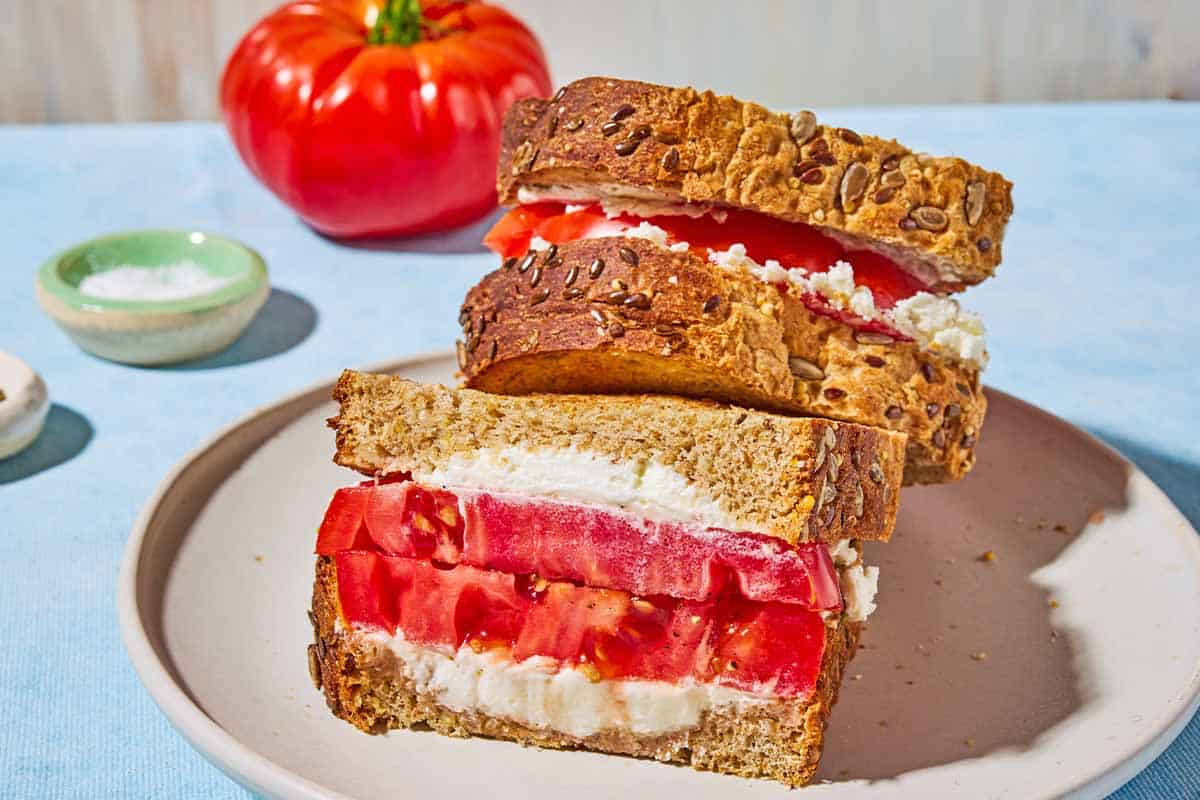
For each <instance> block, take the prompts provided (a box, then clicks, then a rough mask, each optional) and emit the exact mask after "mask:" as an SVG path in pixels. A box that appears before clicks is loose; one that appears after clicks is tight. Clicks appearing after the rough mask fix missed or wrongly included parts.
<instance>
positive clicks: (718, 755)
mask: <svg viewBox="0 0 1200 800" xmlns="http://www.w3.org/2000/svg"><path fill="white" fill-rule="evenodd" d="M316 573H317V574H316V579H315V581H314V583H313V600H312V612H311V614H310V618H311V620H312V623H313V631H314V637H315V642H314V644H312V645H310V646H309V648H308V660H309V669H310V672H311V673H312V677H313V681H314V683H315V684H316V685H317V686H318V688H320V689H322V690H323V691H324V693H325V702H326V704H327V705H328V706H329V708H330V710H331V711H332V712H333V713H334V714H335V715H337V716H338V717H341V718H342V719H344V720H346V721H348V722H350V723H352V724H354V725H355V726H356V727H358V728H360V729H361V730H363V731H366V732H368V733H383V732H385V731H387V730H389V729H395V728H412V727H414V726H418V725H427V726H428V727H430V728H432V729H433V730H435V731H437V732H438V733H442V734H445V735H449V736H488V737H492V738H496V739H508V740H511V741H515V742H519V743H521V744H523V745H536V746H538V747H548V748H555V749H585V750H596V751H600V752H604V753H619V754H625V755H632V756H639V757H643V758H654V759H658V760H659V761H668V762H674V763H679V764H686V765H690V766H692V767H695V768H696V769H704V770H712V771H715V772H724V773H729V774H733V775H742V776H745V777H759V778H772V779H774V780H777V781H782V782H783V783H786V784H789V785H792V786H798V785H802V784H804V783H807V782H808V781H809V780H810V779H811V778H812V775H813V773H814V772H816V769H817V764H818V762H819V760H820V757H821V747H822V744H823V740H824V731H825V722H826V720H827V719H828V717H829V711H830V709H831V708H832V706H833V704H834V703H835V702H836V700H837V695H838V689H839V687H840V686H841V681H842V673H843V671H844V669H845V666H846V664H847V662H849V660H850V658H851V656H852V655H853V653H854V649H855V646H856V644H857V641H858V635H859V631H860V626H859V625H857V624H854V623H849V622H844V621H843V622H841V623H839V624H838V626H837V627H836V628H832V629H829V638H828V643H827V645H826V649H825V653H824V658H823V661H822V666H821V673H820V676H819V678H818V680H817V687H816V691H815V692H814V694H813V695H812V696H811V697H809V698H807V699H804V700H784V699H780V700H778V701H774V702H771V703H766V704H762V705H757V706H755V707H753V708H748V709H743V710H737V709H736V708H727V709H719V710H713V711H709V712H706V713H705V714H704V715H703V716H702V717H701V719H700V722H699V724H698V725H696V726H695V727H692V728H685V729H683V730H679V731H674V732H671V733H667V734H655V735H644V734H637V733H632V732H628V731H601V732H600V733H597V734H594V735H591V736H587V737H582V738H580V737H575V736H570V735H568V734H565V733H561V732H557V731H553V730H546V729H537V728H531V727H528V726H526V725H522V724H518V723H516V722H512V721H510V720H507V719H503V718H500V717H496V716H491V715H488V714H485V713H482V712H479V711H477V710H472V709H470V708H465V709H463V708H449V707H447V706H445V705H443V704H442V703H441V702H440V701H439V699H438V698H437V697H436V696H433V695H429V694H422V693H419V692H418V691H417V690H416V687H415V684H414V682H413V680H412V679H411V678H410V677H408V674H409V672H411V670H407V669H406V665H405V664H404V663H403V662H402V661H401V660H400V659H399V657H398V656H397V655H395V654H394V653H393V652H392V651H391V650H389V649H386V648H382V647H379V646H378V645H377V644H375V643H374V642H372V641H371V640H370V638H369V637H367V636H364V635H363V634H362V633H360V632H357V631H355V630H352V629H347V628H346V627H344V626H342V625H339V624H338V618H339V610H338V609H339V606H338V593H337V568H336V566H335V564H334V561H333V560H332V559H330V558H328V557H323V558H320V559H318V561H317V570H316Z"/></svg>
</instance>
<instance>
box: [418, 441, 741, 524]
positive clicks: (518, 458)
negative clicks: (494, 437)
mask: <svg viewBox="0 0 1200 800" xmlns="http://www.w3.org/2000/svg"><path fill="white" fill-rule="evenodd" d="M413 478H414V479H415V480H417V481H418V482H420V483H426V484H432V485H442V486H447V487H462V488H468V489H486V490H489V491H495V492H514V493H520V494H524V495H530V496H534V497H550V498H556V499H559V500H567V501H571V502H576V503H590V504H596V505H604V506H615V507H617V508H620V509H623V510H626V511H631V512H634V513H636V514H638V515H640V516H642V517H645V518H646V519H654V520H664V521H665V520H676V521H681V522H696V523H699V524H702V525H705V526H707V527H710V528H723V529H725V530H731V531H743V530H753V526H752V525H750V524H748V523H745V522H741V521H739V520H737V519H735V518H734V517H733V516H732V515H730V514H729V513H727V512H726V511H725V510H724V509H722V508H721V504H720V503H719V502H718V501H717V499H716V498H713V497H710V496H709V495H707V494H706V493H704V492H703V491H702V490H700V489H699V488H698V487H697V486H696V485H695V484H694V483H691V482H689V481H688V479H687V478H685V477H684V476H683V475H680V474H679V473H678V472H676V471H675V470H673V469H671V468H670V467H668V466H665V465H663V464H660V463H658V462H657V461H653V460H649V459H639V460H628V461H613V460H611V459H609V458H606V457H604V456H602V455H600V454H598V453H594V452H589V451H587V450H584V449H581V448H572V449H567V448H548V447H544V448H537V449H526V448H523V447H504V448H487V447H482V448H476V449H474V450H469V451H460V452H456V453H453V454H452V455H451V456H450V457H449V458H448V459H447V460H446V461H445V462H444V463H442V464H440V465H438V466H437V467H436V468H435V469H433V470H430V471H425V470H414V471H413Z"/></svg>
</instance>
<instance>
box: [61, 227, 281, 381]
mask: <svg viewBox="0 0 1200 800" xmlns="http://www.w3.org/2000/svg"><path fill="white" fill-rule="evenodd" d="M182 261H192V262H194V263H195V264H197V265H198V266H199V267H201V268H202V269H203V270H204V271H205V272H207V273H209V274H210V275H213V276H215V277H219V278H225V279H229V280H230V282H229V283H227V284H225V285H224V286H222V287H220V288H219V289H216V290H215V291H211V292H208V293H205V294H198V295H192V296H189V297H186V298H182V299H177V300H115V299H107V298H100V297H94V296H91V295H86V294H83V293H82V292H80V291H79V284H80V283H81V282H82V281H83V279H84V278H86V277H87V276H89V275H92V274H94V273H97V272H103V271H105V270H109V269H112V268H114V267H118V266H136V267H147V268H149V267H160V266H166V265H169V264H176V263H179V262H182ZM269 293H270V283H269V282H268V280H267V267H266V264H265V263H264V262H263V260H262V257H261V256H260V255H259V254H258V253H256V252H255V251H253V250H251V249H250V248H249V247H246V246H245V245H243V244H241V243H239V242H235V241H233V240H232V239H226V238H224V237H221V236H213V235H212V234H208V233H201V232H199V231H177V230H149V231H131V232H128V233H117V234H112V235H110V236H103V237H100V238H99V239H92V240H90V241H87V242H84V243H82V244H78V245H75V246H74V247H72V248H70V249H69V250H65V251H63V252H61V253H59V254H58V255H56V256H54V257H53V258H51V259H50V260H49V261H47V262H46V263H45V264H43V265H42V267H41V269H39V270H38V274H37V299H38V303H39V304H40V305H41V306H42V309H43V310H44V311H45V312H46V313H47V314H49V315H50V317H51V318H52V319H53V320H54V321H55V322H56V323H58V326H59V327H60V328H62V329H63V330H64V331H66V333H67V335H68V336H70V337H71V338H72V339H73V340H74V341H75V343H76V344H78V345H79V346H80V347H82V348H83V349H84V350H87V351H88V352H89V353H93V354H95V355H98V356H100V357H101V358H107V359H110V360H112V361H121V362H124V363H127V364H144V365H154V364H171V363H175V362H179V361H187V360H190V359H194V358H200V357H202V356H206V355H211V354H213V353H216V352H218V351H220V350H223V349H225V348H226V347H228V346H229V345H230V344H232V343H233V341H234V340H235V339H237V337H238V336H240V335H241V333H242V331H244V330H245V329H246V326H247V325H249V324H250V320H251V319H253V318H254V315H255V314H256V313H258V310H259V309H260V308H262V305H263V303H265V302H266V299H267V295H268V294H269Z"/></svg>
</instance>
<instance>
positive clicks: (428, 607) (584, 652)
mask: <svg viewBox="0 0 1200 800" xmlns="http://www.w3.org/2000/svg"><path fill="white" fill-rule="evenodd" d="M335 399H336V400H337V401H338V403H339V406H340V408H339V411H338V414H337V416H336V417H334V418H333V419H332V420H330V425H331V427H332V428H333V429H334V430H335V431H336V440H337V452H336V456H335V461H336V462H337V463H339V464H341V465H343V466H346V467H350V468H352V469H354V470H356V471H358V472H359V473H362V475H364V476H366V478H367V480H366V481H365V482H363V483H359V484H357V485H349V486H346V487H345V488H342V489H339V490H338V491H337V492H336V493H335V495H334V496H333V498H332V501H331V502H330V504H329V507H328V510H327V512H326V514H325V517H324V519H323V521H322V522H321V525H320V530H319V533H318V537H317V545H316V552H317V568H316V578H315V582H314V587H313V602H312V611H311V619H312V622H313V627H314V631H315V642H314V644H313V645H312V646H310V648H309V666H310V669H311V671H312V674H313V678H314V680H315V681H316V682H317V684H318V686H320V687H321V688H322V689H323V691H324V693H325V698H326V702H327V704H328V705H329V707H330V708H331V709H332V711H333V712H334V713H335V714H336V715H337V716H339V717H342V718H343V719H345V720H347V721H349V722H351V723H353V724H354V725H355V726H357V727H359V728H361V729H363V730H365V731H369V732H381V731H385V730H388V729H395V728H411V727H413V726H428V727H430V728H433V729H434V730H435V731H438V732H440V733H444V734H450V735H455V736H464V735H471V736H488V737H494V738H499V739H508V740H514V741H517V742H521V743H524V744H534V745H538V746H542V747H551V748H584V749H588V750H596V751H602V752H607V753H621V754H629V755H634V756H642V757H648V758H654V759H658V760H661V761H669V762H677V763H682V764H688V765H691V766H694V767H697V768H700V769H708V770H715V771H719V772H726V773H732V774H737V775H745V776H755V777H768V778H774V779H776V780H779V781H782V782H784V783H787V784H791V785H799V784H803V783H805V782H806V781H808V780H809V779H810V777H811V776H812V773H813V772H814V770H815V769H816V765H817V762H818V759H819V757H820V752H821V744H822V737H823V731H824V724H825V720H826V718H827V717H828V715H829V712H830V707H831V706H832V705H833V703H834V701H835V699H836V697H837V693H838V688H839V685H840V682H841V676H842V672H843V669H844V667H845V665H846V662H847V661H848V660H849V658H850V656H851V655H852V654H853V651H854V648H855V646H856V642H857V639H858V635H859V631H860V629H861V626H862V624H863V622H864V620H865V619H866V618H867V616H868V615H869V614H870V613H871V611H872V610H873V609H874V594H875V584H876V581H877V578H878V570H877V569H876V568H875V567H871V566H867V565H865V564H864V563H863V559H862V556H861V546H860V542H861V541H863V540H886V539H888V538H889V536H890V535H891V532H892V528H893V525H894V524H895V517H896V506H897V500H898V493H899V489H900V486H901V480H902V475H903V471H904V461H905V447H904V438H905V437H904V436H903V434H900V433H896V432H892V431H888V430H884V429H881V428H871V427H866V426H861V425H856V424H853V423H847V422H839V421H832V420H827V419H817V418H812V417H807V418H804V417H785V416H780V415H776V414H772V413H768V412H762V411H753V410H747V409H742V408H737V407H730V406H723V405H718V404H716V403H713V402H711V401H698V400H694V399H683V398H676V397H665V396H649V395H643V396H596V395H573V394H534V395H527V396H507V395H499V394H489V393H484V392H478V391H474V390H470V389H449V388H446V387H442V386H436V385H424V384H417V383H412V382H409V381H406V380H403V379H400V378H395V377H389V376H381V375H367V374H361V373H356V372H349V371H348V372H345V373H344V374H343V375H342V377H341V380H340V381H339V382H338V384H337V388H336V390H335Z"/></svg>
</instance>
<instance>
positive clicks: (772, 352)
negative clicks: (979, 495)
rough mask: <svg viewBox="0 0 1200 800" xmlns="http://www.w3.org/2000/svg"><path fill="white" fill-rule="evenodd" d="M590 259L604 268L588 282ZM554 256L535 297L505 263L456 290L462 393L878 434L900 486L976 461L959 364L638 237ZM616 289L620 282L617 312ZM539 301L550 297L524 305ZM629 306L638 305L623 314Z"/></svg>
mask: <svg viewBox="0 0 1200 800" xmlns="http://www.w3.org/2000/svg"><path fill="white" fill-rule="evenodd" d="M623 248H624V249H628V250H630V251H632V252H633V253H635V254H636V255H637V266H636V267H635V266H632V265H631V264H629V263H628V262H627V261H626V260H625V259H622V258H621V257H620V255H619V251H620V250H621V249H623ZM598 258H599V259H602V260H603V261H604V264H605V267H604V271H603V273H602V274H601V275H600V276H599V277H598V278H596V279H592V278H591V277H590V275H589V270H588V268H589V265H591V264H592V263H594V262H595V260H596V259H598ZM555 261H560V262H561V263H560V264H559V265H558V266H555V267H553V268H549V269H544V270H541V271H540V274H539V276H538V285H537V287H536V290H535V288H534V287H532V286H530V283H531V275H530V273H521V272H519V271H518V270H516V269H512V268H508V269H503V268H502V269H499V270H497V271H495V272H493V273H491V274H489V275H488V276H486V277H485V278H484V279H483V280H482V281H481V282H480V283H479V284H478V285H477V286H476V287H475V288H473V289H472V290H471V291H470V292H469V293H468V294H467V297H466V300H465V301H464V304H463V309H462V319H463V320H464V328H465V329H468V330H469V332H468V333H467V334H466V341H465V343H464V342H460V344H459V358H460V367H461V369H462V372H463V375H464V377H465V379H466V384H467V386H469V387H471V388H475V389H482V390H485V391H489V392H499V393H504V394H527V393H532V392H571V393H609V394H631V393H638V392H657V393H662V394H676V395H682V396H690V397H705V398H711V399H716V400H719V401H721V402H728V403H734V404H736V405H743V406H748V407H752V408H763V409H768V410H773V411H779V412H783V413H789V414H805V415H813V416H820V417H828V418H831V419H837V420H844V421H847V422H854V423H858V424H860V425H870V426H876V427H880V428H888V429H891V430H895V431H898V432H901V433H904V434H906V435H907V437H908V444H907V465H906V468H905V476H904V477H905V482H906V483H939V482H944V481H950V480H956V479H958V478H960V477H962V476H963V475H965V474H966V473H967V472H968V471H969V470H970V468H971V466H972V465H973V463H974V458H975V451H974V445H975V441H976V439H977V437H978V434H979V429H980V426H981V425H982V424H983V418H984V413H985V411H986V407H987V401H986V400H985V398H984V394H983V391H982V388H981V387H980V383H979V373H978V371H977V370H975V369H973V368H970V367H968V366H966V365H964V364H962V363H961V362H957V361H952V360H949V359H946V358H941V357H938V356H936V355H933V354H931V353H928V352H924V351H922V350H920V349H919V348H918V347H917V346H916V345H915V344H914V343H912V342H902V341H895V342H892V343H890V344H879V343H870V341H871V340H869V338H864V337H857V338H856V336H855V332H854V331H853V329H851V328H850V327H848V326H847V325H844V324H842V323H840V322H838V321H836V320H832V319H829V318H827V317H824V316H820V315H817V314H813V313H812V312H811V311H809V310H808V308H807V307H806V306H805V305H804V303H803V301H802V299H801V297H800V295H799V294H798V291H797V290H796V288H795V287H794V286H788V287H786V289H785V290H784V291H781V290H780V288H778V287H776V286H775V285H773V284H769V283H766V282H764V281H761V280H759V279H757V278H755V277H753V276H751V275H747V274H745V273H740V272H734V271H729V270H724V269H720V268H718V267H716V266H714V265H712V264H709V263H707V262H704V261H702V260H700V259H699V258H697V257H696V256H694V255H692V254H690V253H673V252H670V251H668V250H665V249H663V248H661V247H658V246H657V245H655V244H653V243H651V242H648V241H646V240H643V239H626V238H618V237H613V238H606V239H590V240H581V241H577V242H570V243H567V244H563V245H559V247H558V248H557V253H556V258H555ZM539 263H541V262H539ZM572 275H574V277H572ZM568 283H570V286H569V287H568V286H567V285H566V284H568ZM614 286H616V287H619V286H625V287H626V289H624V290H620V289H619V288H618V289H617V290H616V291H618V292H619V294H618V295H617V299H618V302H616V303H613V302H608V301H609V299H610V298H612V296H613V292H614ZM568 289H570V290H572V291H568ZM535 291H540V292H543V293H545V292H548V295H547V296H546V297H545V299H542V300H540V301H539V302H537V303H534V302H533V299H534V297H535ZM576 292H577V293H578V294H576ZM622 295H624V298H623V299H621V296H622ZM634 295H642V296H643V297H645V298H646V302H645V303H640V302H639V303H638V304H636V305H629V304H628V303H627V302H626V301H627V300H628V298H629V297H631V296H634ZM860 339H862V341H860ZM813 369H815V370H816V371H815V372H814V371H813ZM813 376H817V377H815V378H814V377H813Z"/></svg>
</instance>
